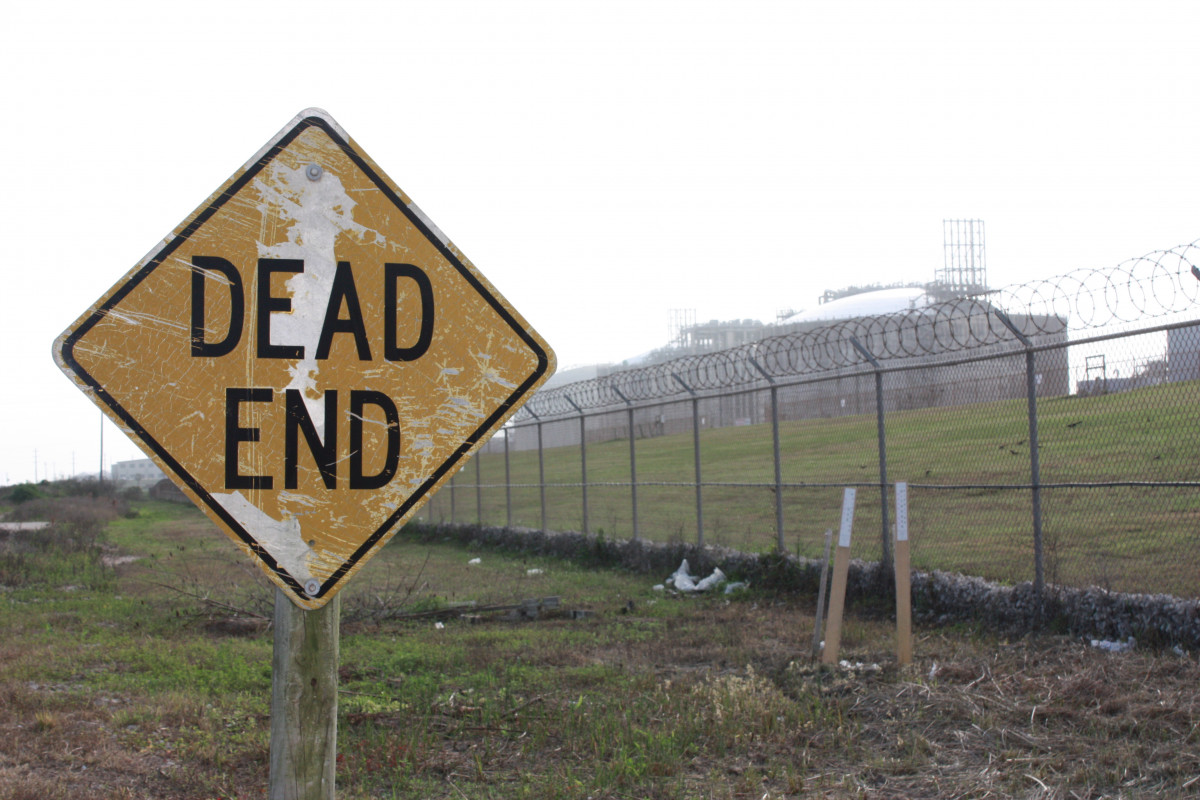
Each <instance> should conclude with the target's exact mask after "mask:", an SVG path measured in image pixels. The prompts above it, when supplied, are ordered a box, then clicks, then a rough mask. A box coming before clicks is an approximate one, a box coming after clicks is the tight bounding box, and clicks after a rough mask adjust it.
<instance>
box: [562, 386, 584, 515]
mask: <svg viewBox="0 0 1200 800" xmlns="http://www.w3.org/2000/svg"><path fill="white" fill-rule="evenodd" d="M563 397H565V398H567V402H568V403H570V404H571V407H572V408H574V409H575V410H576V411H578V412H579V460H580V461H581V462H582V463H583V483H582V486H583V532H584V533H585V534H587V533H589V531H588V479H587V418H586V417H584V415H583V409H582V408H580V407H579V405H578V404H576V402H575V401H574V400H572V399H571V396H570V395H569V394H564V395H563Z"/></svg>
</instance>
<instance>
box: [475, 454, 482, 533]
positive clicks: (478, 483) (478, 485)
mask: <svg viewBox="0 0 1200 800" xmlns="http://www.w3.org/2000/svg"><path fill="white" fill-rule="evenodd" d="M479 455H480V454H479V453H478V452H476V453H475V524H476V525H482V524H483V479H482V478H481V477H480V472H481V467H480V461H482V459H481V458H480V457H479Z"/></svg>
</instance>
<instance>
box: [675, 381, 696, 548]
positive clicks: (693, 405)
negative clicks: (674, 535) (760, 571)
mask: <svg viewBox="0 0 1200 800" xmlns="http://www.w3.org/2000/svg"><path fill="white" fill-rule="evenodd" d="M671 377H673V378H674V379H675V380H677V381H679V385H680V386H682V387H683V388H684V389H687V393H688V394H690V395H691V396H692V451H693V454H694V457H695V462H696V546H697V547H704V499H703V494H702V492H703V489H702V483H701V480H700V399H699V398H698V397H696V393H695V392H694V391H692V387H690V386H688V385H687V384H686V383H684V382H683V378H681V377H679V376H678V375H676V374H675V373H674V372H672V373H671Z"/></svg>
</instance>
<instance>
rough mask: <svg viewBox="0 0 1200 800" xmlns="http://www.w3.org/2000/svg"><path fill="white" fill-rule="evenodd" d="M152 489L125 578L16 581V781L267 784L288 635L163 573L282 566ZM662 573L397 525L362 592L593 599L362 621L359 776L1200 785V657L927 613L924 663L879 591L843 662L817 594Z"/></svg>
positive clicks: (214, 591) (1177, 788)
mask: <svg viewBox="0 0 1200 800" xmlns="http://www.w3.org/2000/svg"><path fill="white" fill-rule="evenodd" d="M155 513H158V512H156V511H155V510H154V508H151V509H150V510H149V511H146V512H145V513H144V514H143V516H142V517H141V518H139V520H132V521H131V520H124V521H122V522H120V523H116V528H115V529H114V530H115V531H116V533H115V534H114V535H113V540H114V541H115V542H116V544H117V545H120V546H121V547H123V548H124V549H123V550H122V551H121V554H125V555H141V558H140V559H139V560H137V561H133V562H127V563H123V564H122V565H120V566H118V567H116V568H115V570H113V572H114V573H115V577H114V579H113V581H112V583H113V584H115V590H112V589H110V590H106V591H107V592H108V593H105V592H101V591H95V592H92V593H90V594H89V593H85V592H83V591H82V590H81V591H80V592H66V593H64V592H62V591H59V590H58V589H57V588H55V587H51V588H49V589H45V590H42V589H38V588H37V587H36V586H34V585H33V584H31V587H26V588H14V589H10V590H6V591H5V592H3V593H0V629H2V630H4V631H5V634H6V635H5V637H4V638H3V639H0V798H5V800H9V798H12V799H13V800H27V799H32V798H36V800H57V799H58V798H89V799H90V798H97V799H98V800H104V799H105V798H122V799H128V798H164V799H165V798H171V799H172V800H175V799H176V798H179V799H180V800H212V798H217V797H221V798H227V799H229V798H239V800H249V798H259V797H262V796H263V795H264V790H265V788H266V786H267V746H268V735H267V730H268V721H269V720H268V709H269V693H268V688H269V674H266V673H265V671H264V670H265V669H266V667H267V665H269V657H270V638H269V636H270V635H269V633H268V632H265V631H263V630H262V629H261V628H259V627H257V626H254V627H251V628H247V629H245V630H242V629H236V628H229V627H222V626H219V625H217V626H214V625H210V624H208V623H209V622H211V621H213V620H221V619H227V618H231V617H232V616H233V614H232V612H230V611H229V610H228V609H221V608H219V607H215V606H212V605H206V604H204V603H202V602H201V601H199V600H198V599H197V598H196V597H193V596H189V595H185V594H182V593H180V592H179V591H172V590H170V589H167V588H165V586H166V585H174V586H177V587H179V586H182V587H192V588H195V589H197V590H203V591H209V592H210V593H211V595H212V596H213V597H216V598H219V599H221V600H223V601H231V600H234V601H236V604H246V605H251V604H253V603H256V602H261V601H262V600H263V591H264V590H263V589H262V588H261V587H257V583H256V579H254V578H252V577H247V575H246V574H245V573H244V572H243V571H242V570H241V569H239V568H238V566H237V565H238V564H239V563H240V560H241V559H242V556H241V555H240V554H239V553H237V552H236V551H235V550H234V549H233V547H232V545H230V544H229V543H228V542H227V540H225V539H224V538H223V537H221V536H220V535H219V534H217V533H216V532H214V531H213V530H211V528H209V527H208V526H207V524H206V523H204V522H203V521H202V519H201V518H199V517H198V516H187V515H184V516H181V517H178V518H174V519H165V520H161V521H159V522H154V524H153V525H152V526H151V528H152V529H146V530H143V529H142V528H137V527H136V526H137V525H143V524H149V523H148V522H147V520H150V521H153V520H154V514H155ZM162 513H166V512H162ZM121 525H125V526H126V527H124V528H122V527H121ZM139 548H140V549H139ZM477 555H478V556H481V558H482V564H480V565H477V566H471V565H468V563H467V562H468V560H469V559H471V558H473V557H474V556H477ZM531 567H537V568H539V569H542V570H543V572H542V573H537V574H536V575H533V576H531V574H530V571H529V570H530V568H531ZM250 574H251V575H252V573H250ZM418 576H419V578H420V579H419V580H416V579H417V578H418ZM651 582H652V581H651V580H648V579H647V578H646V577H645V576H638V575H626V574H622V573H615V572H603V571H593V572H589V571H585V570H582V569H580V568H577V567H573V566H570V565H566V564H557V563H555V562H547V561H536V562H534V561H530V560H528V559H521V558H509V557H505V556H502V555H499V554H496V553H491V552H484V551H466V550H462V549H456V548H454V547H451V546H448V545H446V546H441V545H439V546H428V545H423V544H416V543H410V542H404V541H402V540H397V541H395V542H393V543H392V544H391V545H389V546H388V548H386V549H385V551H384V552H383V553H382V554H381V555H380V556H379V557H378V558H377V559H376V561H373V562H372V564H371V565H369V566H368V567H367V569H365V570H364V571H363V573H361V574H360V575H359V576H357V577H356V579H355V582H354V583H353V584H352V586H351V587H350V588H349V589H347V592H350V593H351V594H349V595H348V596H347V601H346V603H347V607H354V606H355V603H357V604H358V607H359V608H361V609H365V610H366V611H368V612H369V611H370V610H371V609H374V608H376V607H378V606H379V605H380V603H381V602H383V601H381V599H380V598H386V597H387V596H388V594H389V592H390V593H391V595H392V596H404V597H407V598H408V600H409V601H411V602H417V603H422V604H426V605H430V604H432V605H436V604H437V603H445V602H448V601H449V600H451V599H455V600H467V599H476V600H478V601H479V602H481V603H491V602H503V601H505V600H508V599H511V598H514V597H515V598H521V597H529V596H545V595H550V594H555V595H559V596H561V597H562V600H563V609H568V608H582V609H587V610H589V611H591V612H593V614H592V616H590V617H589V618H587V619H584V620H578V621H577V620H571V619H568V618H567V617H566V616H565V615H561V616H549V617H546V618H543V619H540V620H538V621H536V622H517V621H511V620H507V619H505V618H504V617H503V616H502V615H491V616H487V617H485V619H484V620H483V621H482V622H480V623H477V624H468V623H467V622H465V621H459V620H450V621H448V622H447V623H446V626H445V627H444V628H443V629H437V628H435V627H434V625H433V624H432V622H430V621H428V620H426V621H397V620H387V619H383V620H380V619H379V618H378V617H377V616H373V615H372V614H371V613H365V612H364V613H361V614H358V615H357V616H355V617H353V618H350V617H349V616H348V617H346V618H344V625H343V634H342V636H343V638H342V669H341V685H342V688H343V690H344V691H343V695H342V703H341V710H340V719H339V731H340V732H339V748H340V752H341V754H342V755H341V759H340V762H339V774H338V782H339V797H341V798H344V800H359V799H360V798H361V799H365V798H408V797H413V798H459V799H460V800H461V798H463V797H470V798H475V797H480V798H578V799H579V800H583V798H588V797H590V798H593V799H594V800H601V798H605V799H608V798H611V799H612V800H625V799H626V798H719V799H724V798H728V799H729V800H732V799H733V798H752V800H762V798H764V797H766V798H776V799H778V798H785V797H789V798H799V797H820V798H955V797H958V798H1009V797H1012V798H1061V799H1062V800H1068V799H1070V798H1139V797H1168V798H1170V797H1195V796H1200V664H1198V662H1197V659H1196V657H1195V655H1179V654H1176V653H1173V652H1170V651H1152V650H1135V651H1133V652H1126V653H1107V652H1103V651H1100V650H1097V649H1095V648H1092V647H1090V646H1088V645H1087V644H1086V643H1083V642H1080V641H1078V640H1072V639H1069V638H1065V637H1056V636H1031V637H1026V638H1021V639H1018V640H1013V641H1007V640H1004V639H1000V638H997V637H995V636H991V635H989V634H987V633H986V632H980V631H973V630H968V629H963V628H954V629H935V628H921V629H918V632H917V642H916V648H915V652H916V663H915V665H914V666H913V667H911V668H908V669H900V668H898V667H897V666H896V664H895V660H894V656H893V653H892V645H891V636H892V625H891V623H890V622H889V621H888V620H887V619H883V618H880V617H879V616H878V615H871V614H867V613H863V612H862V611H861V610H860V611H859V612H858V613H855V614H852V615H851V617H850V618H849V619H848V620H847V624H846V626H845V628H844V633H843V653H842V655H843V657H844V658H845V659H847V661H848V662H849V663H850V664H851V665H852V666H851V667H850V668H843V669H838V670H832V671H830V670H822V669H819V668H818V667H816V666H815V665H813V664H812V663H811V662H810V661H809V660H808V659H807V657H806V653H807V650H808V646H809V643H810V641H811V636H812V625H813V619H812V598H796V597H768V596H764V595H757V596H756V595H751V596H749V597H748V598H746V599H740V600H734V601H732V602H728V601H726V600H725V599H724V598H719V597H715V598H696V597H692V598H679V597H671V596H664V595H662V594H660V593H656V592H653V591H652V590H651V589H650V588H649V585H648V584H649V583H651ZM414 585H415V586H416V588H415V589H412V591H409V587H412V586H414ZM256 587H257V588H256ZM113 591H115V592H116V595H113V594H112V592H113ZM354 592H357V593H359V594H360V595H362V596H360V597H359V598H358V599H357V600H355V599H354V598H353V593H354ZM239 593H240V594H239ZM197 663H198V664H199V665H200V671H197V668H196V664H197ZM199 677H203V679H204V680H203V681H199V680H198V678H199Z"/></svg>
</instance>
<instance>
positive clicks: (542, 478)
mask: <svg viewBox="0 0 1200 800" xmlns="http://www.w3.org/2000/svg"><path fill="white" fill-rule="evenodd" d="M525 409H526V410H527V411H528V412H529V414H530V416H532V417H533V418H534V419H536V420H537V436H538V494H539V497H540V498H541V499H540V504H541V507H542V533H545V532H546V462H545V456H544V453H543V450H542V418H541V417H539V416H538V415H537V414H536V413H534V411H533V409H531V408H530V407H529V404H528V403H526V404H525Z"/></svg>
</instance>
